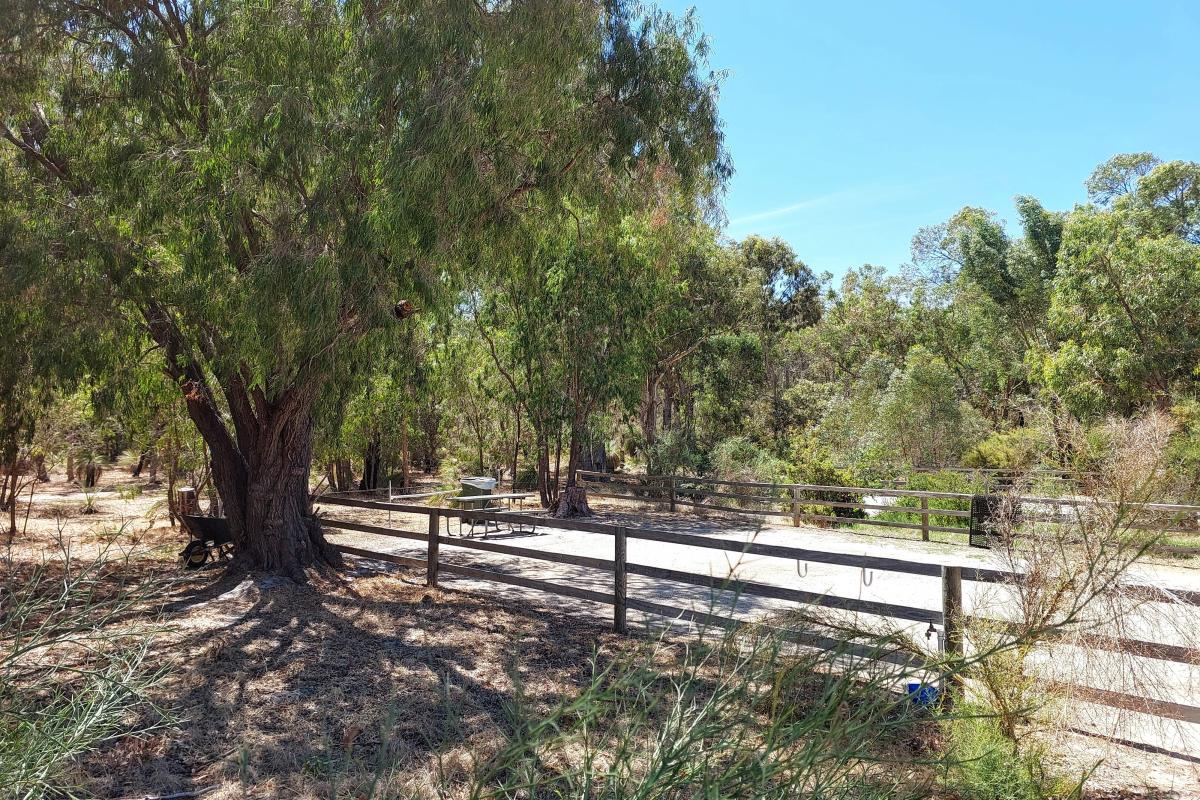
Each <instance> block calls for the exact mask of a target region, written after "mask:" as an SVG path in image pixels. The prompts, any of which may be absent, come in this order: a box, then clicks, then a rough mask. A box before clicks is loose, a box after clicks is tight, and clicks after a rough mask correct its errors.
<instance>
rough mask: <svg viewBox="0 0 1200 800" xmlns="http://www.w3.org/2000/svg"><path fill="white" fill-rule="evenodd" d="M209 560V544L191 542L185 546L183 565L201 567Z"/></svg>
mask: <svg viewBox="0 0 1200 800" xmlns="http://www.w3.org/2000/svg"><path fill="white" fill-rule="evenodd" d="M207 561H208V545H206V544H205V543H204V542H189V543H188V546H187V547H185V548H183V565H184V566H185V567H187V568H188V569H200V568H201V567H203V566H204V564H205V562H207Z"/></svg>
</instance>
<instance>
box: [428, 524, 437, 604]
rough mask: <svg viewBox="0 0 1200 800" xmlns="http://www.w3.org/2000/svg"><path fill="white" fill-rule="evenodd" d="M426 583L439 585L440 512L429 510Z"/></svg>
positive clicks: (433, 585)
mask: <svg viewBox="0 0 1200 800" xmlns="http://www.w3.org/2000/svg"><path fill="white" fill-rule="evenodd" d="M425 585H427V586H432V587H434V588H435V589H436V588H437V585H438V513H437V511H436V510H430V512H429V549H428V551H426V556H425Z"/></svg>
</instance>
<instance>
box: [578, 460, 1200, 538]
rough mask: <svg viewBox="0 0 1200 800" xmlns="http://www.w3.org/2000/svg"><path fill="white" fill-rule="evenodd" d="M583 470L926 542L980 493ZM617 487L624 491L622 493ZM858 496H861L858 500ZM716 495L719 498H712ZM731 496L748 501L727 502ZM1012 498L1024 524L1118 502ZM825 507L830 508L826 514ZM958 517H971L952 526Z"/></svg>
mask: <svg viewBox="0 0 1200 800" xmlns="http://www.w3.org/2000/svg"><path fill="white" fill-rule="evenodd" d="M578 475H579V478H580V480H581V481H582V482H583V483H584V484H585V485H586V486H587V487H588V492H589V494H590V495H592V496H595V497H602V498H607V499H616V500H633V501H638V502H646V503H653V504H657V505H666V506H667V507H668V508H669V510H671V511H675V510H676V509H677V507H679V506H683V507H686V508H698V509H704V510H708V511H723V512H727V513H734V514H746V515H751V516H763V517H780V518H789V519H791V521H792V524H793V525H795V526H799V525H800V524H801V522H820V523H832V524H835V525H838V524H840V525H856V524H858V525H869V526H871V527H882V528H898V529H903V530H914V531H920V532H921V538H922V540H924V541H928V540H929V538H930V534H931V533H950V534H960V535H966V534H967V533H968V532H969V527H968V525H967V521H969V520H970V518H971V512H970V511H969V510H967V508H940V507H938V503H939V502H940V503H941V504H942V505H945V504H946V503H953V504H956V505H963V506H967V507H969V506H970V503H971V498H972V496H973V495H970V494H965V493H962V492H929V491H920V490H916V489H884V488H867V487H861V486H826V485H821V484H808V483H756V482H752V481H728V480H718V479H715V478H691V477H686V476H678V475H675V476H672V475H635V474H624V473H609V472H593V471H588V470H581V471H580V472H579V473H578ZM711 487H732V488H734V489H742V490H744V491H725V490H724V488H711ZM617 489H621V491H616V490H617ZM855 495H857V496H858V497H860V498H862V499H859V500H854V499H851V498H852V496H855ZM889 497H890V498H896V499H899V500H905V499H907V500H909V501H915V502H916V505H895V504H887V503H880V502H872V499H874V498H889ZM714 499H715V500H717V501H718V502H713V500H714ZM730 500H732V501H735V502H737V503H741V504H742V505H730V504H729V503H728V502H725V503H722V502H720V501H730ZM1011 501H1012V502H1013V503H1014V504H1017V505H1019V506H1020V508H1021V519H1022V520H1023V521H1024V522H1045V523H1052V524H1075V523H1078V522H1080V521H1081V520H1083V519H1085V516H1084V515H1085V514H1086V513H1088V512H1089V511H1095V510H1098V509H1112V508H1116V507H1118V504H1117V503H1116V502H1115V501H1110V500H1103V499H1094V498H1078V497H1040V496H1026V495H1014V496H1012V497H1011ZM1124 507H1125V508H1128V509H1131V510H1134V511H1136V512H1139V513H1141V514H1152V515H1157V516H1158V517H1160V519H1158V520H1156V521H1153V522H1150V523H1137V524H1130V526H1129V527H1130V529H1133V530H1137V529H1139V528H1140V529H1143V530H1153V531H1161V532H1164V533H1194V534H1198V535H1200V506H1197V505H1184V504H1179V503H1127V504H1125V505H1124ZM822 510H824V511H826V512H828V513H822ZM839 510H846V511H858V512H862V515H861V516H851V515H849V514H839V513H838V512H839ZM872 511H873V512H883V513H886V514H888V515H889V518H886V519H884V518H880V517H878V516H874V517H872V516H870V515H869V514H868V513H867V512H872ZM897 515H900V516H907V517H910V518H914V519H915V521H908V522H906V521H904V520H899V519H894V517H895V516H897ZM956 520H963V521H964V522H962V523H957V522H955V523H954V524H947V522H954V521H956ZM1156 549H1161V551H1162V552H1169V553H1175V554H1188V553H1193V552H1196V553H1200V548H1190V547H1176V546H1164V547H1161V548H1156Z"/></svg>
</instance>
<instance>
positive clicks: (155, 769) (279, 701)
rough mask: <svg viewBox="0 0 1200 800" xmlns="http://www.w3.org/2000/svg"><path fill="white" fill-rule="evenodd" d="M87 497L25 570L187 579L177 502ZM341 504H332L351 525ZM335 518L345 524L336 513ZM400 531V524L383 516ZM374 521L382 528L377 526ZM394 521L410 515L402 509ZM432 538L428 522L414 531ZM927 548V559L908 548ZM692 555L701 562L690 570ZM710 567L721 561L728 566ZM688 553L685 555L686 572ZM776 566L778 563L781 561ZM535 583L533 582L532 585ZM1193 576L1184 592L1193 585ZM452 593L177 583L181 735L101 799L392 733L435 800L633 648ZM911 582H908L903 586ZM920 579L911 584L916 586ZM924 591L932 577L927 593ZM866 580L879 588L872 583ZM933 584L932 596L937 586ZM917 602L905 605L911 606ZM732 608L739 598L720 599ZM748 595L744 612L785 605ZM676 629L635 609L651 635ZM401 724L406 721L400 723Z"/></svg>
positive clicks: (879, 545) (278, 780) (697, 597)
mask: <svg viewBox="0 0 1200 800" xmlns="http://www.w3.org/2000/svg"><path fill="white" fill-rule="evenodd" d="M84 502H85V498H84V496H83V495H82V494H81V493H80V492H78V490H77V489H75V488H74V487H72V486H70V485H68V484H66V483H64V482H62V481H61V480H56V481H54V482H52V483H51V484H48V485H43V486H41V487H39V488H38V491H37V494H36V496H35V502H34V507H33V511H32V513H31V514H30V516H29V519H28V523H27V529H26V530H25V531H24V532H23V533H22V534H19V535H18V537H17V538H16V540H15V541H14V543H13V545H12V547H11V550H10V553H11V555H12V557H13V558H14V559H17V560H26V561H31V562H34V561H38V560H41V559H58V558H61V557H62V553H63V548H67V549H69V551H70V553H71V554H72V555H73V556H75V557H86V555H87V554H88V553H89V552H95V551H98V550H100V549H102V548H109V549H110V550H114V551H130V552H136V553H137V554H138V556H139V558H141V559H143V560H144V561H145V563H147V564H149V565H151V567H152V568H153V569H158V570H162V571H164V572H171V571H174V570H176V569H177V567H176V566H175V564H174V556H175V554H176V553H177V552H178V551H179V550H180V549H181V548H182V546H183V544H184V542H185V536H184V534H183V533H182V532H181V531H179V530H178V529H173V528H171V527H170V526H168V525H167V524H166V521H165V508H164V502H163V490H162V488H161V487H146V486H145V483H144V481H141V480H134V479H132V478H130V477H129V476H128V474H127V473H126V472H124V471H121V470H117V469H113V470H110V471H109V472H107V473H106V474H105V476H104V478H103V480H102V485H101V491H99V492H98V493H97V494H96V495H95V504H96V507H97V508H98V510H99V513H96V514H87V515H85V514H81V513H80V509H81V508H82V506H83V505H84ZM346 511H347V510H346V509H337V510H336V514H337V515H338V516H347V517H348V516H349V515H346V514H345V513H344V512H346ZM327 513H329V515H330V516H333V515H334V514H335V512H334V511H333V510H331V509H329V510H327ZM380 513H381V514H382V519H383V520H386V512H380ZM601 515H602V519H605V520H606V521H608V520H613V521H618V520H619V521H621V523H622V524H626V525H630V526H635V525H644V526H650V525H653V526H654V527H666V526H667V525H668V524H669V523H672V521H673V522H674V524H675V525H677V526H678V528H679V529H680V530H683V531H686V532H692V533H699V534H703V535H709V536H722V537H730V538H735V539H737V538H739V537H741V538H745V537H747V536H750V535H754V536H755V537H756V538H757V540H758V541H764V542H774V543H780V544H790V545H796V546H802V547H809V546H814V547H815V546H816V545H820V548H821V549H827V550H828V549H836V550H839V551H842V552H860V553H867V552H870V553H872V554H882V553H884V552H886V553H888V554H892V555H894V554H895V553H894V552H892V551H893V550H894V549H895V548H903V549H904V552H905V553H907V554H908V557H917V555H919V556H920V557H921V558H935V559H937V558H945V559H951V560H950V561H947V562H944V563H955V561H954V560H953V559H962V558H974V557H975V556H970V555H969V554H968V555H964V551H962V549H961V548H958V549H947V548H943V549H938V548H937V546H931V545H925V546H922V545H921V544H920V543H911V542H904V543H900V542H894V541H886V540H874V539H868V540H864V537H862V536H854V535H842V534H831V533H830V532H827V531H812V530H804V529H801V530H794V529H775V530H770V529H759V530H755V529H753V528H747V527H746V524H745V522H744V521H742V522H741V523H737V522H735V521H732V520H728V519H716V518H713V519H703V518H700V517H697V516H694V515H676V516H675V517H674V518H673V520H672V519H667V518H666V515H647V514H646V513H644V512H643V511H642V510H641V509H633V508H629V507H606V508H602V509H601ZM373 519H375V520H379V519H381V517H379V516H376V517H374V518H373ZM392 522H393V523H394V524H398V525H403V524H404V522H405V520H404V519H403V518H402V517H399V516H395V517H393V519H392ZM408 522H409V523H412V529H414V530H424V527H423V526H421V525H419V522H420V520H419V519H417V520H408ZM336 538H337V540H338V541H343V542H346V543H355V544H358V545H359V546H364V547H370V548H372V549H378V550H389V551H393V552H409V551H411V552H413V553H414V554H418V555H419V554H420V553H421V551H422V545H421V544H420V543H417V542H404V541H403V540H396V539H383V538H382V537H369V536H365V535H358V534H352V535H351V534H339V535H338V536H337V537H336ZM492 538H493V539H495V540H496V541H505V542H507V543H511V544H514V545H519V546H523V547H530V548H540V549H545V550H559V551H562V552H572V553H577V554H581V555H596V556H598V557H611V540H607V539H606V538H600V537H596V536H589V535H581V534H573V533H567V532H551V531H549V530H548V529H541V530H539V531H538V532H536V533H535V534H521V535H514V536H510V537H505V536H500V537H496V536H493V537H492ZM914 545H915V546H916V548H918V549H919V554H918V553H915V552H914V551H913V550H912V549H909V548H911V547H913V546H914ZM689 551H690V552H691V553H696V552H699V553H702V554H704V555H703V559H707V560H700V561H697V560H695V558H696V557H695V556H689V555H687V553H688V552H689ZM443 553H444V557H445V558H447V559H450V560H453V561H457V562H460V563H464V564H476V565H481V566H486V567H487V568H488V569H500V570H504V571H514V572H517V571H523V570H527V569H529V568H530V566H531V565H532V567H533V571H532V572H530V573H529V574H531V575H536V577H539V578H543V579H546V580H554V581H559V582H564V583H569V584H571V585H575V586H587V587H595V588H599V589H607V588H609V583H608V581H610V580H611V578H610V577H606V576H604V575H603V574H599V575H597V574H595V573H594V572H592V571H589V570H584V569H582V568H574V567H565V566H562V565H552V564H549V563H546V562H528V561H524V560H521V561H518V560H517V559H511V558H509V557H506V556H498V555H492V554H484V553H479V552H475V551H466V550H461V549H454V548H449V547H447V548H445V549H444V550H443ZM712 556H716V558H713V557H712ZM689 559H690V560H689ZM630 560H631V561H634V562H640V563H647V564H655V565H660V566H669V567H672V568H675V569H686V570H690V571H709V572H711V573H712V574H715V575H723V574H727V572H728V570H729V569H730V568H731V566H733V567H735V568H736V570H737V572H738V574H739V575H741V576H743V577H753V578H754V579H756V580H762V581H765V582H771V583H778V584H779V585H783V586H793V587H799V588H804V589H809V590H812V591H822V592H832V593H837V594H842V593H845V595H846V596H851V597H858V596H861V597H863V598H865V599H875V598H888V599H890V600H891V601H893V602H903V603H905V604H908V605H914V606H923V607H928V608H936V607H938V606H937V598H938V588H937V581H936V580H934V579H926V578H919V577H914V576H897V575H892V574H885V573H878V574H874V575H862V574H860V571H858V570H849V571H848V570H846V569H844V568H839V567H832V566H828V565H820V564H815V563H813V564H809V565H807V569H806V570H805V567H804V565H799V569H800V571H801V573H802V574H803V576H804V577H801V576H800V574H798V573H797V565H796V564H794V563H782V564H780V563H778V562H777V560H774V559H742V560H741V562H740V563H738V564H733V565H731V564H730V563H728V562H727V561H726V560H725V558H724V556H723V555H721V554H720V553H717V552H716V551H697V550H696V549H695V548H682V547H673V546H669V545H657V544H655V543H651V542H644V541H637V540H630ZM772 562H775V563H772ZM522 574H524V573H522ZM1193 575H1194V573H1192V572H1191V571H1189V570H1181V571H1180V572H1179V574H1178V575H1176V574H1174V573H1172V574H1171V579H1172V581H1177V580H1178V581H1182V580H1185V579H1188V580H1193V581H1194V580H1195V579H1194V578H1193V577H1192V576H1193ZM443 577H444V580H443V584H442V587H441V589H440V590H429V589H426V588H425V587H424V585H423V583H424V575H423V572H422V571H421V570H410V569H404V568H395V567H392V566H391V565H382V564H379V563H377V562H375V563H372V562H369V561H366V560H363V559H354V558H351V559H348V564H347V569H346V570H345V571H344V572H343V573H342V574H341V575H338V576H334V577H332V578H329V579H326V580H319V581H317V582H315V583H314V584H313V585H309V586H296V585H293V584H290V583H286V582H279V581H275V580H272V579H262V578H253V577H251V578H246V577H236V576H235V577H225V576H224V573H223V570H222V569H221V567H220V565H213V566H212V567H209V568H206V569H204V570H201V571H199V572H197V573H191V574H189V576H188V578H187V579H186V580H184V581H183V582H181V583H179V584H178V585H177V586H176V587H174V589H173V590H172V592H173V594H172V597H171V598H170V601H169V603H168V605H167V607H166V613H165V615H164V618H163V624H164V629H163V631H162V633H161V634H160V635H159V636H158V638H157V640H156V643H155V654H154V655H155V658H156V659H157V660H159V661H160V662H161V663H162V664H163V665H165V666H167V667H168V668H169V674H168V677H167V679H166V681H165V683H164V684H162V686H161V687H160V689H159V690H158V691H159V695H160V696H159V700H160V701H161V702H162V703H163V704H164V705H165V706H168V707H169V708H171V709H172V710H173V711H174V712H175V713H176V714H177V715H178V716H179V720H180V721H179V725H178V726H177V727H175V728H172V729H168V730H165V731H163V732H161V733H159V734H155V735H153V736H150V737H146V738H143V739H137V740H128V739H126V740H122V741H119V742H117V743H114V744H113V745H112V746H110V747H109V748H107V749H106V750H105V751H104V752H102V753H100V754H98V755H97V756H95V757H94V758H92V759H90V760H89V761H88V762H87V763H85V764H84V765H83V779H84V780H85V781H86V783H87V786H88V787H89V790H90V791H91V792H92V793H94V795H95V796H97V797H111V798H123V797H143V796H146V795H159V794H167V793H170V792H181V791H192V790H196V789H200V788H204V787H208V786H217V787H219V788H218V789H217V790H215V791H213V792H210V793H207V794H205V795H204V796H205V797H209V798H234V797H297V798H308V797H319V796H326V795H327V794H328V792H329V789H330V786H329V780H330V777H331V775H333V774H334V773H336V771H337V770H336V768H335V765H336V763H337V762H338V759H340V758H344V757H345V754H346V753H353V754H354V757H355V758H358V759H361V760H366V761H369V760H370V759H371V758H372V757H373V755H372V754H373V753H375V752H376V751H377V750H378V749H379V748H380V747H381V737H384V736H387V737H390V738H391V744H389V745H387V746H388V748H389V753H390V754H391V755H390V757H393V758H395V759H396V763H399V764H401V765H403V766H404V770H403V771H404V774H405V777H404V779H403V780H404V782H405V785H404V786H398V787H396V788H397V789H404V788H411V789H412V790H414V791H416V790H420V789H426V788H428V787H429V786H430V785H431V783H432V782H433V781H435V780H446V779H449V780H450V781H451V782H454V781H461V780H464V779H465V778H466V777H467V776H468V775H469V773H470V769H471V758H472V754H480V753H486V752H488V750H489V748H491V747H493V746H494V745H495V743H496V742H497V741H498V740H499V738H500V737H501V736H502V733H503V730H504V725H505V724H506V722H505V720H506V713H505V709H506V707H507V704H509V703H510V702H511V701H512V698H513V693H514V676H519V681H520V683H521V684H522V685H523V686H524V687H525V690H526V692H527V693H528V694H530V695H531V696H533V697H536V698H538V702H540V703H542V704H543V705H547V704H550V703H553V702H555V701H556V700H557V699H559V698H562V697H567V696H570V695H571V693H572V692H573V691H575V690H576V689H577V687H578V686H579V685H580V683H581V682H583V681H585V680H586V678H587V676H588V675H589V674H590V669H591V662H592V659H593V657H595V656H596V654H597V653H599V654H600V657H601V658H605V657H608V656H610V655H611V654H613V653H616V652H619V651H620V650H621V649H622V648H625V647H627V646H629V642H630V641H632V640H630V639H623V638H621V637H617V636H615V635H614V634H612V633H611V628H610V620H611V609H608V608H606V607H602V606H596V605H594V604H589V603H586V602H579V601H574V600H566V599H564V598H560V597H556V596H553V595H546V594H544V593H540V592H531V591H529V590H523V589H520V588H518V587H512V586H504V585H501V584H496V583H493V582H479V581H472V580H461V579H455V578H452V577H450V576H448V575H445V576H443ZM897 579H899V581H900V582H896V581H897ZM905 581H909V582H905ZM917 582H920V583H919V584H918V583H917ZM868 584H869V585H868ZM926 584H928V585H926ZM630 591H631V594H633V595H634V596H641V597H646V598H647V599H653V600H656V601H658V602H664V603H670V604H672V605H686V604H689V603H694V604H696V605H697V606H698V607H705V608H707V607H708V606H709V605H710V604H711V603H712V602H713V601H714V596H713V594H712V593H711V592H709V591H708V590H704V589H691V588H687V587H683V586H680V585H664V584H663V583H662V582H655V581H649V580H647V579H644V578H640V577H638V576H630ZM897 598H902V599H897ZM715 599H716V601H717V602H718V603H720V602H726V603H728V602H729V598H723V599H722V598H719V597H718V598H715ZM750 601H751V599H750V598H743V599H742V600H741V601H740V602H739V603H738V604H737V606H736V608H735V609H733V611H734V613H737V614H739V615H741V614H754V613H761V612H762V611H766V610H770V609H772V608H774V607H776V604H773V603H772V602H771V601H761V602H760V601H758V600H757V599H755V600H754V602H750ZM662 622H663V621H662V620H655V619H648V618H645V617H640V618H638V619H637V620H636V623H637V625H636V627H639V628H640V627H642V626H646V627H654V626H656V625H658V624H661V623H662ZM389 720H391V722H389ZM1061 746H1062V754H1063V756H1062V757H1063V759H1064V761H1065V763H1069V764H1071V765H1076V764H1089V763H1092V762H1094V761H1095V760H1097V759H1101V758H1102V759H1104V761H1103V764H1102V765H1101V767H1100V769H1099V770H1098V771H1097V773H1096V774H1095V777H1094V779H1093V781H1092V783H1091V784H1090V785H1091V786H1092V787H1093V792H1094V794H1093V796H1095V797H1116V796H1154V797H1195V796H1200V782H1198V778H1197V773H1196V767H1195V766H1194V765H1191V764H1188V763H1186V762H1182V761H1179V760H1177V759H1172V758H1167V757H1164V756H1159V755H1153V754H1147V753H1143V752H1140V751H1137V750H1131V749H1128V748H1123V747H1113V746H1111V745H1108V744H1107V743H1105V742H1102V741H1100V740H1097V739H1093V738H1086V737H1082V736H1067V737H1065V738H1064V740H1063V741H1062V742H1061Z"/></svg>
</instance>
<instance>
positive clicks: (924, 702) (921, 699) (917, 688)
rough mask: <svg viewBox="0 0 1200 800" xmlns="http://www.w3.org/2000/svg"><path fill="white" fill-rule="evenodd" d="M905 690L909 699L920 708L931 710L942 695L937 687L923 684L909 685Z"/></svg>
mask: <svg viewBox="0 0 1200 800" xmlns="http://www.w3.org/2000/svg"><path fill="white" fill-rule="evenodd" d="M907 688H908V697H909V699H910V700H911V701H912V702H913V703H915V704H916V705H918V706H920V707H921V708H933V707H934V706H936V705H937V704H938V698H940V697H941V694H942V693H941V690H939V689H938V687H936V686H927V685H925V684H923V683H910V684H908V686H907Z"/></svg>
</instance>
